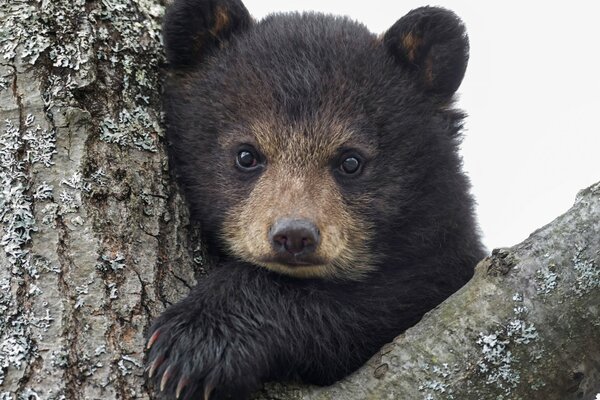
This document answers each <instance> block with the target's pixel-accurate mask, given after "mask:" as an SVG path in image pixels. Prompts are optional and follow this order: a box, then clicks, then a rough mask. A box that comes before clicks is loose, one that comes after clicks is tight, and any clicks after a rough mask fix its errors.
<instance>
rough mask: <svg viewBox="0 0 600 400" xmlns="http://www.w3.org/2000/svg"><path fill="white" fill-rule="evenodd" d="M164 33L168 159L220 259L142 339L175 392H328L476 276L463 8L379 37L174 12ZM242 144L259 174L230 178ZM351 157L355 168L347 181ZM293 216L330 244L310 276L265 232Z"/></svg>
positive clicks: (426, 15) (185, 8) (199, 8)
mask: <svg viewBox="0 0 600 400" xmlns="http://www.w3.org/2000/svg"><path fill="white" fill-rule="evenodd" d="M164 32H165V43H166V46H167V55H168V58H169V63H170V65H171V69H172V71H171V73H170V76H169V78H168V81H167V88H166V93H165V110H166V116H167V124H168V131H167V134H168V140H169V142H170V156H171V163H172V167H173V170H174V172H175V174H176V176H177V179H178V181H179V183H180V184H181V187H182V188H183V190H184V192H185V195H186V198H187V200H188V203H189V205H190V208H191V211H192V214H193V216H194V219H195V220H196V221H198V222H199V223H200V226H201V228H202V232H203V238H204V240H205V243H206V244H207V246H208V249H209V251H210V252H211V253H212V254H213V256H214V257H215V258H216V259H218V262H217V266H216V267H215V269H214V271H213V272H212V273H211V274H210V275H209V276H208V277H206V279H202V280H201V281H200V282H199V284H198V285H197V286H196V287H195V288H194V289H193V290H192V291H191V292H190V294H189V296H188V297H187V298H186V299H184V300H183V301H181V302H180V303H178V304H175V305H173V306H172V307H170V308H169V309H167V310H166V311H165V313H164V314H163V315H161V316H160V317H159V318H158V319H157V321H156V322H155V324H154V326H153V327H152V328H151V329H150V331H149V334H150V335H151V339H150V342H149V348H150V349H149V353H148V360H149V369H150V373H149V375H151V376H150V378H151V380H152V381H154V382H155V383H156V387H157V388H158V389H159V390H160V387H161V386H162V389H163V390H162V391H163V393H165V394H166V396H167V397H174V396H176V395H181V396H188V397H192V396H204V398H205V399H208V398H209V397H210V398H211V399H223V398H234V399H240V398H244V397H246V396H247V395H248V394H249V393H250V392H252V391H253V390H255V389H256V388H257V387H258V386H259V385H260V383H261V382H263V381H265V380H271V379H275V380H282V379H297V378H299V379H302V380H304V381H306V382H310V383H315V384H320V385H326V384H330V383H333V382H334V381H336V380H337V379H340V378H342V377H343V376H345V375H347V374H348V373H350V372H351V371H353V370H355V369H356V368H358V367H359V366H360V365H361V364H363V363H364V362H365V361H366V360H367V359H368V358H369V357H370V356H372V355H373V354H374V353H375V352H376V351H377V349H378V348H379V347H380V346H382V345H383V344H385V343H386V342H389V341H390V340H392V339H393V338H394V336H396V335H398V334H399V333H401V332H402V331H403V330H405V329H406V328H408V327H410V326H411V325H413V324H415V323H416V322H417V321H418V320H419V319H420V318H421V317H422V315H423V314H424V313H425V312H427V311H429V310H430V309H432V308H433V307H435V306H436V305H437V304H439V303H440V302H442V301H443V300H444V299H445V298H447V297H448V296H449V295H450V294H452V293H453V292H454V291H456V290H457V289H458V288H459V287H461V286H462V285H463V284H464V283H465V282H466V281H467V280H468V279H470V277H471V275H472V273H473V266H474V265H475V263H476V262H477V261H478V260H479V259H480V258H482V256H483V249H482V246H481V243H480V240H479V238H478V234H477V229H476V225H475V222H474V217H473V201H472V199H471V197H470V196H469V194H468V189H469V185H468V181H467V179H466V177H465V176H464V175H463V173H462V172H461V160H460V158H459V156H458V154H457V147H458V145H459V141H460V129H461V123H462V119H463V114H462V113H461V112H459V111H456V110H454V109H453V108H452V96H453V94H454V91H455V90H456V88H458V86H459V85H460V82H461V80H462V77H463V74H464V71H465V68H466V63H467V58H468V41H467V38H466V35H465V31H464V27H463V25H462V23H461V22H460V20H459V19H458V18H457V17H456V16H455V15H454V14H453V13H451V12H450V11H447V10H443V9H439V8H429V7H426V8H421V9H418V10H414V11H412V12H411V13H409V14H408V15H407V16H405V17H403V18H402V19H400V20H399V21H398V22H397V23H396V24H394V26H393V27H392V28H391V29H390V30H389V31H388V32H387V33H386V34H385V35H384V36H383V37H378V36H376V35H374V34H372V33H370V32H369V31H368V30H367V29H366V28H365V27H364V26H363V25H361V24H359V23H356V22H354V21H351V20H349V19H347V18H340V17H334V16H328V15H321V14H314V13H305V14H276V15H272V16H269V17H267V18H265V19H264V20H262V21H260V22H255V21H253V20H252V19H251V18H250V15H249V14H248V12H247V11H246V9H245V8H244V6H243V4H241V2H239V1H234V0H176V1H175V3H174V4H173V5H172V6H171V8H170V10H169V12H168V13H167V17H166V22H165V27H164ZM244 146H252V148H253V149H255V150H256V153H257V159H258V162H259V164H258V167H257V168H256V169H255V170H252V171H251V172H248V171H241V170H240V169H239V168H236V162H235V159H236V154H238V153H239V151H240V149H245V148H247V147H244ZM347 154H352V155H353V156H356V157H357V158H359V159H360V162H361V164H360V165H361V169H360V171H359V173H356V174H354V175H348V174H344V173H342V172H341V169H340V160H341V159H343V158H344V157H345V156H346V155H347ZM289 217H293V218H303V219H305V220H309V221H311V223H314V224H315V226H316V227H317V230H318V232H319V233H320V243H319V246H318V248H317V249H316V250H315V254H314V257H313V258H311V259H310V260H313V261H311V265H308V266H298V265H289V264H286V263H285V262H282V261H281V260H279V259H277V258H276V256H275V255H274V254H273V251H274V250H273V248H272V245H271V243H270V242H269V235H268V232H269V229H270V227H271V226H273V224H275V222H276V221H278V220H279V219H281V218H289ZM265 260H267V261H265ZM314 260H318V261H314Z"/></svg>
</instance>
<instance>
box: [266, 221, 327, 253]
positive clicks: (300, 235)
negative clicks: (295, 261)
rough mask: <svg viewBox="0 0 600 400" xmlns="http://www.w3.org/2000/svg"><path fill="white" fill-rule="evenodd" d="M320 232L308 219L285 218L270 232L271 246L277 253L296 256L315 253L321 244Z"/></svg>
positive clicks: (275, 224)
mask: <svg viewBox="0 0 600 400" xmlns="http://www.w3.org/2000/svg"><path fill="white" fill-rule="evenodd" d="M319 236H320V235H319V230H318V229H317V227H316V226H315V224H313V223H312V222H310V221H308V220H306V219H290V218H283V219H280V220H277V222H275V223H274V224H273V226H272V227H271V230H270V231H269V239H270V240H271V245H272V246H273V249H275V251H276V252H277V253H291V254H292V255H294V256H299V255H307V254H310V253H313V252H314V251H315V249H316V248H317V245H318V244H319Z"/></svg>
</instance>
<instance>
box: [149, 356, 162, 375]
mask: <svg viewBox="0 0 600 400" xmlns="http://www.w3.org/2000/svg"><path fill="white" fill-rule="evenodd" d="M163 361H165V356H164V355H163V354H161V355H159V356H158V357H156V358H155V359H154V361H153V362H152V365H151V366H150V372H148V377H149V378H152V376H154V373H155V372H156V370H157V369H158V367H160V365H161V364H162V363H163Z"/></svg>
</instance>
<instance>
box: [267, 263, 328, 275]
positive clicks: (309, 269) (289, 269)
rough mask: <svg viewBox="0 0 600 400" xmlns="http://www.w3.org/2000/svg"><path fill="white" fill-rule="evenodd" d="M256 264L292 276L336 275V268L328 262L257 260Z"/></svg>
mask: <svg viewBox="0 0 600 400" xmlns="http://www.w3.org/2000/svg"><path fill="white" fill-rule="evenodd" d="M257 264H258V265H260V266H261V267H263V268H266V269H268V270H270V271H273V272H276V273H278V274H282V275H287V276H291V277H294V278H304V279H308V278H331V277H334V276H335V275H337V274H336V272H337V268H336V267H335V266H333V265H331V264H329V263H322V264H314V263H308V262H306V261H304V262H302V261H299V262H297V263H289V262H286V263H282V262H276V261H271V262H268V261H267V262H259V263H257Z"/></svg>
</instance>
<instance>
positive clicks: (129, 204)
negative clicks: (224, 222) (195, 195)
mask: <svg viewBox="0 0 600 400" xmlns="http://www.w3.org/2000/svg"><path fill="white" fill-rule="evenodd" d="M162 14H163V6H162V5H161V4H159V3H158V2H153V1H146V0H139V1H133V2H132V1H128V0H102V1H83V0H76V1H73V0H64V1H62V0H54V1H47V0H44V1H16V0H7V1H1V2H0V21H1V23H0V27H1V28H0V29H1V31H0V63H1V64H2V65H1V66H0V88H1V89H0V118H1V120H2V121H3V122H2V123H3V126H2V127H1V128H0V180H1V181H2V187H1V190H2V192H1V193H0V218H1V222H2V226H1V229H2V232H1V237H2V238H1V242H0V244H1V246H2V247H3V251H1V252H0V265H1V268H0V286H1V288H2V289H1V290H2V292H1V297H0V321H1V322H0V323H1V325H0V384H1V388H0V398H1V399H21V398H23V399H25V398H27V399H30V398H31V399H35V398H39V399H85V398H88V399H113V398H115V399H116V398H119V399H132V398H148V395H147V392H146V389H145V388H144V386H143V368H142V365H143V351H142V349H143V344H142V343H143V341H144V340H143V334H144V333H145V329H146V328H147V326H148V324H149V321H150V319H151V318H152V317H151V316H155V315H157V314H158V313H160V311H161V310H163V309H164V307H165V305H167V304H168V303H170V302H172V301H174V300H176V299H177V298H179V297H181V296H183V295H185V294H186V293H187V291H188V290H189V289H188V288H189V286H190V285H192V284H194V282H195V280H194V279H195V278H194V272H197V271H198V269H195V268H194V265H196V263H195V262H194V257H197V256H198V254H194V251H193V250H191V251H190V250H188V249H194V246H193V244H191V242H190V241H189V239H188V238H189V237H190V236H189V235H188V233H189V232H188V231H187V222H186V221H187V217H186V209H185V207H184V206H183V205H182V202H181V200H180V198H179V197H178V196H177V195H176V191H175V190H174V187H173V186H172V185H171V184H170V180H169V176H168V173H167V165H166V157H165V154H164V146H163V144H162V143H161V134H162V129H161V127H160V112H159V72H160V71H159V66H160V63H161V62H162V47H161V44H160V34H159V25H160V20H161V17H162ZM196 261H197V260H196ZM11 396H12V397H11Z"/></svg>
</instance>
